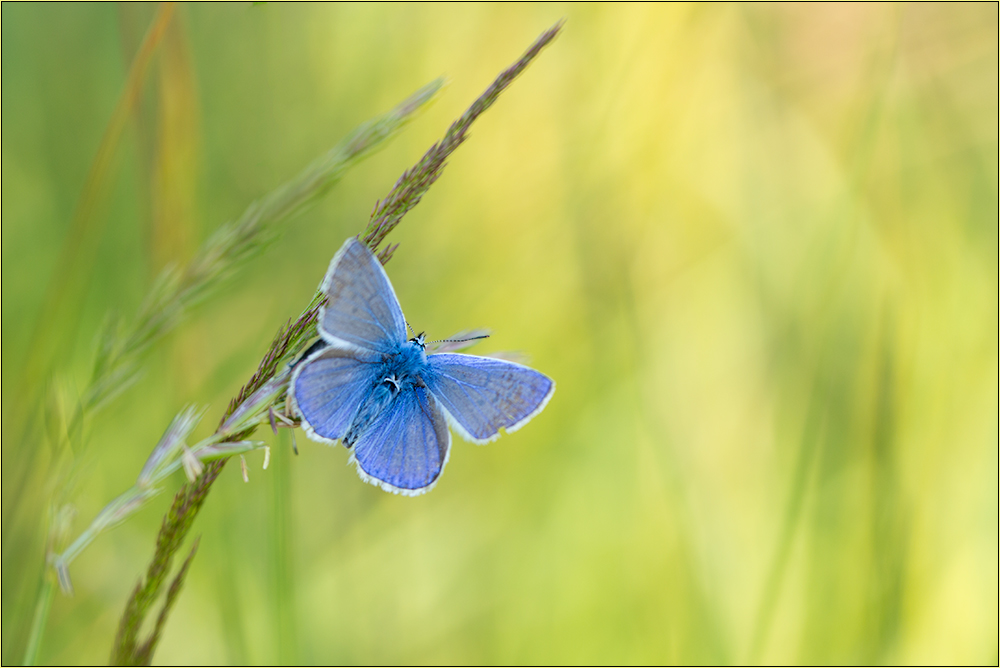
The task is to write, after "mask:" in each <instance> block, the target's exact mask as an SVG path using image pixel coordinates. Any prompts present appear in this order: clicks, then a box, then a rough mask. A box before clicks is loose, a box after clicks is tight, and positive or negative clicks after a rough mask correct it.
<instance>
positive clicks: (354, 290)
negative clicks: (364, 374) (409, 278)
mask: <svg viewBox="0 0 1000 668" xmlns="http://www.w3.org/2000/svg"><path fill="white" fill-rule="evenodd" d="M322 291H323V292H324V293H325V294H326V297H327V304H326V306H325V307H323V309H322V310H321V311H320V322H319V331H320V334H321V335H322V336H323V338H324V339H326V340H327V341H328V342H329V343H331V344H333V345H341V346H343V344H344V343H346V344H348V347H356V348H361V349H364V350H375V351H379V352H391V351H393V350H395V349H396V348H398V347H399V346H400V345H401V344H403V343H405V342H406V321H405V320H404V319H403V311H402V309H400V307H399V300H397V299H396V293H395V292H393V290H392V284H391V283H389V277H388V276H386V273H385V270H384V269H383V268H382V265H381V264H380V263H379V261H378V260H377V259H376V258H375V256H374V255H372V253H371V251H369V250H368V248H367V247H365V245H364V244H362V243H361V242H360V241H358V240H357V239H356V238H353V237H352V238H351V239H348V240H347V241H346V242H345V243H344V245H343V246H342V247H341V249H340V250H339V251H338V252H337V254H336V255H335V256H334V258H333V261H332V262H331V263H330V269H329V270H328V271H327V274H326V278H325V279H324V280H323V286H322Z"/></svg>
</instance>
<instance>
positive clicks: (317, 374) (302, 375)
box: [292, 347, 379, 441]
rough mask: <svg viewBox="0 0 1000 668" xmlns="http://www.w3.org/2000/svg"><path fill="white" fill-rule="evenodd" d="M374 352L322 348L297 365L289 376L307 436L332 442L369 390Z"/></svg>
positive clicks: (349, 422)
mask: <svg viewBox="0 0 1000 668" xmlns="http://www.w3.org/2000/svg"><path fill="white" fill-rule="evenodd" d="M378 357H379V355H378V354H377V353H367V354H366V353H358V352H355V351H351V350H345V349H342V348H336V347H330V348H325V349H324V350H321V351H319V352H317V353H314V354H313V355H311V356H310V357H309V358H308V359H306V360H305V361H304V362H302V363H301V364H300V365H299V368H298V369H296V370H295V375H294V376H293V377H292V396H293V398H294V402H295V407H296V410H297V412H298V414H299V415H301V416H302V419H303V421H304V423H305V425H306V428H307V431H308V433H309V435H310V436H313V437H314V438H315V437H319V439H320V440H326V441H335V440H337V439H338V438H342V437H343V436H344V434H345V433H347V428H348V427H349V426H350V424H351V418H353V417H354V414H355V413H356V412H357V410H358V406H359V405H360V404H361V402H362V401H363V400H364V398H365V397H366V396H367V394H368V392H370V391H371V388H372V385H373V384H374V381H375V378H374V377H373V363H374V362H376V361H377V359H378Z"/></svg>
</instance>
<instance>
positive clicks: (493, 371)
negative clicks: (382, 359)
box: [424, 353, 555, 443]
mask: <svg viewBox="0 0 1000 668" xmlns="http://www.w3.org/2000/svg"><path fill="white" fill-rule="evenodd" d="M427 366H428V371H427V372H426V373H425V375H424V380H425V382H426V383H427V387H429V388H430V390H431V391H432V392H433V393H434V396H435V397H436V398H437V400H438V401H439V402H440V404H441V407H442V408H443V409H444V410H445V412H446V413H447V415H448V416H449V417H450V418H451V422H452V426H453V427H455V428H456V430H457V431H458V432H459V433H461V434H462V436H463V437H465V438H466V439H467V440H470V441H474V442H477V443H485V442H487V441H492V440H493V439H495V438H497V437H498V436H499V434H500V429H501V428H503V429H506V430H507V431H514V430H515V429H519V428H520V427H521V426H522V425H524V424H525V423H526V422H528V420H530V419H531V418H533V417H534V416H535V415H537V414H538V412H539V411H541V410H542V408H544V407H545V404H547V403H548V401H549V398H550V397H551V396H552V393H553V392H554V391H555V383H554V382H553V381H552V379H550V378H549V377H547V376H545V375H544V374H541V373H539V372H537V371H535V370H534V369H531V368H529V367H526V366H522V365H520V364H516V363H514V362H508V361H505V360H499V359H494V358H490V357H478V356H476V355H461V354H455V353H442V354H438V355H429V356H428V357H427Z"/></svg>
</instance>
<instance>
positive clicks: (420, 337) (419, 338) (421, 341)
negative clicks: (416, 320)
mask: <svg viewBox="0 0 1000 668" xmlns="http://www.w3.org/2000/svg"><path fill="white" fill-rule="evenodd" d="M426 339H427V334H426V333H425V332H420V333H419V334H417V335H416V336H414V337H413V338H412V339H410V343H415V344H417V345H418V346H419V347H420V349H421V350H424V349H425V348H426V347H427V344H426V343H425V341H426Z"/></svg>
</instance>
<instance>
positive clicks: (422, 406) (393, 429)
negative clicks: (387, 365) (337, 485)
mask: <svg viewBox="0 0 1000 668" xmlns="http://www.w3.org/2000/svg"><path fill="white" fill-rule="evenodd" d="M450 448H451V434H450V433H449V431H448V424H447V422H446V420H445V417H444V415H443V414H442V412H441V409H440V408H439V407H438V405H437V402H436V401H435V399H434V396H433V395H432V394H431V393H430V392H429V391H427V389H426V388H423V387H419V386H411V387H409V388H408V389H405V390H403V391H401V392H400V393H399V394H398V395H396V397H395V398H394V399H393V401H392V403H391V404H390V405H389V406H388V407H387V408H386V410H384V411H382V413H381V414H380V415H379V416H378V417H376V418H375V420H374V421H373V422H372V424H371V426H370V427H369V428H368V429H366V430H365V431H364V433H362V435H361V437H360V438H359V439H358V442H357V443H356V444H355V446H354V458H355V460H356V461H357V464H358V473H359V474H361V477H362V478H364V479H366V480H367V481H368V482H373V483H375V484H377V485H379V486H381V487H382V488H383V489H385V490H388V491H391V492H397V493H400V494H405V495H414V494H420V493H422V492H425V491H427V490H428V489H430V487H431V486H433V484H434V483H435V482H436V481H437V479H438V476H440V475H441V471H442V469H444V465H445V464H446V463H447V461H448V451H449V449H450Z"/></svg>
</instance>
